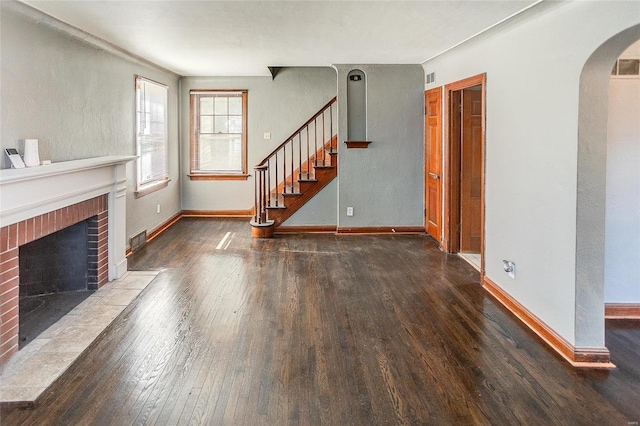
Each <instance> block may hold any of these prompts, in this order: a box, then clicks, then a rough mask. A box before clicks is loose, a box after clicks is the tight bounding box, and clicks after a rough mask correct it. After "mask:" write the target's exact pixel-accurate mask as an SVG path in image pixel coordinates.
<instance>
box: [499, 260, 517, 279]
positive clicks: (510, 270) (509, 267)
mask: <svg viewBox="0 0 640 426" xmlns="http://www.w3.org/2000/svg"><path fill="white" fill-rule="evenodd" d="M502 267H503V268H504V271H505V272H506V273H507V275H509V276H510V277H511V278H513V279H514V280H515V279H516V264H515V262H512V261H510V260H503V261H502Z"/></svg>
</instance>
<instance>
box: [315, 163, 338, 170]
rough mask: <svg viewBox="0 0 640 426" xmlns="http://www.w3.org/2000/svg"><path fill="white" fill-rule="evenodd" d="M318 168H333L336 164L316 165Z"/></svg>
mask: <svg viewBox="0 0 640 426" xmlns="http://www.w3.org/2000/svg"><path fill="white" fill-rule="evenodd" d="M314 167H315V168H316V169H333V168H334V167H336V166H332V165H331V164H327V165H322V164H321V165H317V166H314Z"/></svg>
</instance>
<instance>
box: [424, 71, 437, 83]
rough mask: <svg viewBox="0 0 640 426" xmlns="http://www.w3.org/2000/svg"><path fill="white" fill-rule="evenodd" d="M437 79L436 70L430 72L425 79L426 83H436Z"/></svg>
mask: <svg viewBox="0 0 640 426" xmlns="http://www.w3.org/2000/svg"><path fill="white" fill-rule="evenodd" d="M435 81H436V72H435V71H433V72H430V73H429V74H427V76H426V79H425V83H426V84H431V83H435Z"/></svg>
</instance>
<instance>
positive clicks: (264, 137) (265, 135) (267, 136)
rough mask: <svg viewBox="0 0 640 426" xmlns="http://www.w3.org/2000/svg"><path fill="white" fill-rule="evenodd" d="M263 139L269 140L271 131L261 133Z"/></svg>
mask: <svg viewBox="0 0 640 426" xmlns="http://www.w3.org/2000/svg"><path fill="white" fill-rule="evenodd" d="M263 139H264V140H269V139H271V133H268V132H265V133H264V135H263Z"/></svg>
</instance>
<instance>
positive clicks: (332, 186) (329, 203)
mask: <svg viewBox="0 0 640 426" xmlns="http://www.w3.org/2000/svg"><path fill="white" fill-rule="evenodd" d="M337 200H338V179H337V178H336V179H334V180H332V181H331V182H329V184H328V185H327V186H325V187H324V188H322V190H321V191H320V192H318V193H317V194H316V195H315V196H314V197H313V198H312V199H310V200H309V201H308V202H307V203H306V204H305V205H303V206H302V207H301V208H300V210H298V211H297V212H295V213H294V214H293V215H292V216H291V217H290V218H289V219H287V220H285V221H284V222H283V223H282V225H283V226H305V225H306V226H314V225H326V226H335V225H336V223H337V218H336V214H337V213H338V212H337V209H336V203H337Z"/></svg>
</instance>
